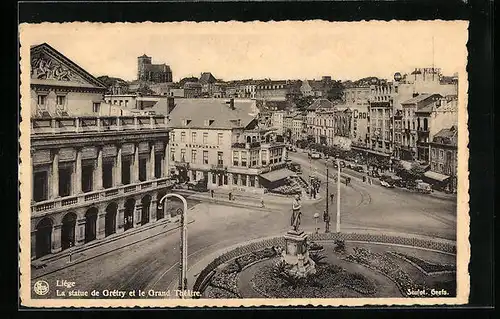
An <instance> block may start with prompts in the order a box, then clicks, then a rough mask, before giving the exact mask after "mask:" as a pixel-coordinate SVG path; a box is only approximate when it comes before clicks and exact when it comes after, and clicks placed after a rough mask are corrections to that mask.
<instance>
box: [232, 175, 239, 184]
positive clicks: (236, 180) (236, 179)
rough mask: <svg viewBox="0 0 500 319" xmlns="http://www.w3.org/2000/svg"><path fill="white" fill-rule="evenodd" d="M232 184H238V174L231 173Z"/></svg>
mask: <svg viewBox="0 0 500 319" xmlns="http://www.w3.org/2000/svg"><path fill="white" fill-rule="evenodd" d="M233 185H238V174H233Z"/></svg>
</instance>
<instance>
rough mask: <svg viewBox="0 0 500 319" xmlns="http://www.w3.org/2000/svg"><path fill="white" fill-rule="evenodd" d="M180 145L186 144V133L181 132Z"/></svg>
mask: <svg viewBox="0 0 500 319" xmlns="http://www.w3.org/2000/svg"><path fill="white" fill-rule="evenodd" d="M181 143H186V132H181Z"/></svg>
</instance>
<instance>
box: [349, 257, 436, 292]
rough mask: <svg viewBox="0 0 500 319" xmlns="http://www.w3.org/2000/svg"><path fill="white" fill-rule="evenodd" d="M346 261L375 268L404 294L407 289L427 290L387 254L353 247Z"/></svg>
mask: <svg viewBox="0 0 500 319" xmlns="http://www.w3.org/2000/svg"><path fill="white" fill-rule="evenodd" d="M344 259H345V260H346V261H350V262H355V263H359V264H361V265H365V266H367V267H369V268H371V269H374V270H377V271H379V272H381V273H383V274H384V275H386V276H387V277H389V278H390V279H391V280H392V281H394V282H395V283H396V285H398V287H399V289H400V291H401V292H402V293H403V294H404V295H406V296H412V295H408V291H416V290H428V289H427V288H426V287H424V286H423V285H419V284H417V283H415V282H414V281H413V280H412V279H411V277H410V276H409V275H408V273H406V272H405V271H404V270H403V269H401V267H400V266H399V265H398V264H396V263H394V261H392V260H391V259H390V258H389V257H388V254H378V253H373V252H371V251H370V250H368V249H365V248H358V247H354V249H353V253H352V254H349V255H348V256H347V257H345V258H344Z"/></svg>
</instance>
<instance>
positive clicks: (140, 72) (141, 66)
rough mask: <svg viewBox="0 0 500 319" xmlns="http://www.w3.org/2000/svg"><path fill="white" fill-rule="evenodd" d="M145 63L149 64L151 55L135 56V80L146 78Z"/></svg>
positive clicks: (145, 79)
mask: <svg viewBox="0 0 500 319" xmlns="http://www.w3.org/2000/svg"><path fill="white" fill-rule="evenodd" d="M146 65H151V57H149V56H147V55H145V54H143V55H142V56H140V57H138V58H137V80H139V81H147V80H148V76H147V72H146V70H147V67H146Z"/></svg>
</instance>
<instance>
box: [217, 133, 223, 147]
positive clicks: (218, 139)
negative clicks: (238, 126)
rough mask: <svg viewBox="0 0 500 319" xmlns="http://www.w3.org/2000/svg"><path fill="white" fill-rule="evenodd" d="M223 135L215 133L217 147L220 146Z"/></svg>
mask: <svg viewBox="0 0 500 319" xmlns="http://www.w3.org/2000/svg"><path fill="white" fill-rule="evenodd" d="M223 137H224V136H223V134H222V133H217V145H222V139H223Z"/></svg>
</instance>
